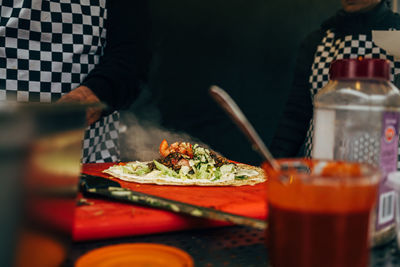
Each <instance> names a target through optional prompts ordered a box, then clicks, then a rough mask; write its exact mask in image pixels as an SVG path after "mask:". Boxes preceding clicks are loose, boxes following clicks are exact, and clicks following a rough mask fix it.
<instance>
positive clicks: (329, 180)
mask: <svg viewBox="0 0 400 267" xmlns="http://www.w3.org/2000/svg"><path fill="white" fill-rule="evenodd" d="M279 164H280V166H281V170H280V171H276V170H274V169H272V168H271V167H270V165H269V164H267V163H265V164H263V168H264V170H265V171H266V175H267V179H268V180H267V186H268V189H267V192H268V194H267V198H268V210H269V215H268V220H269V227H268V231H267V247H268V255H269V260H270V265H271V266H273V267H286V266H288V267H289V266H290V267H291V266H297V267H303V266H304V267H314V266H315V267H320V266H325V267H347V266H348V267H350V266H351V267H366V266H367V265H368V261H369V246H370V239H369V232H370V231H369V230H370V220H371V212H372V210H373V207H374V204H375V200H376V196H377V190H378V181H379V177H380V176H379V170H378V169H377V168H375V167H373V166H371V165H367V164H361V163H350V162H340V161H323V160H311V159H282V160H279Z"/></svg>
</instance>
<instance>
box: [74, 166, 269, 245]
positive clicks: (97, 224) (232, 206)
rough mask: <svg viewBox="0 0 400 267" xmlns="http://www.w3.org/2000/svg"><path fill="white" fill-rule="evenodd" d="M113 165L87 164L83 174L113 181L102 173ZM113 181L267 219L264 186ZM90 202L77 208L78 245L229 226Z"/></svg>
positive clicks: (91, 200)
mask: <svg viewBox="0 0 400 267" xmlns="http://www.w3.org/2000/svg"><path fill="white" fill-rule="evenodd" d="M113 164H115V163H92V164H84V165H83V168H82V172H83V173H86V174H91V175H98V176H103V177H108V178H111V176H110V175H108V174H104V173H102V171H103V170H105V169H107V168H108V167H109V166H111V165H113ZM111 179H112V180H115V181H118V182H119V183H120V184H121V186H122V187H125V188H129V189H131V190H134V191H138V192H142V193H147V194H152V195H156V196H160V197H164V198H168V199H172V200H177V201H181V202H186V203H190V204H194V205H199V206H203V207H211V208H215V209H218V210H221V211H225V212H230V213H235V214H238V215H244V216H249V217H253V218H257V219H266V217H267V208H266V197H267V196H266V190H265V183H261V184H257V185H254V186H239V187H231V186H218V187H217V186H215V187H199V186H169V185H144V184H138V183H130V182H124V181H121V180H119V179H116V178H111ZM88 202H90V203H91V205H83V206H79V207H77V208H76V212H75V225H74V231H73V237H74V240H75V241H84V240H93V239H104V238H112V237H122V236H130V235H143V234H152V233H161V232H170V231H177V230H185V229H193V228H204V227H215V226H223V225H229V223H225V222H219V221H212V220H207V219H200V218H193V217H190V216H186V215H180V214H176V213H173V212H169V211H163V210H158V209H153V208H149V207H143V206H139V205H135V204H125V203H118V202H113V201H106V200H99V199H88Z"/></svg>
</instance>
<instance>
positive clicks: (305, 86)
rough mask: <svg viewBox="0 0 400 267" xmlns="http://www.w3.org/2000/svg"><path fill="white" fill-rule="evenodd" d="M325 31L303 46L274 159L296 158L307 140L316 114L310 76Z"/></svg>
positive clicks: (273, 143)
mask: <svg viewBox="0 0 400 267" xmlns="http://www.w3.org/2000/svg"><path fill="white" fill-rule="evenodd" d="M321 38H322V34H321V31H316V32H313V33H312V34H310V35H309V36H308V37H307V38H306V39H305V40H304V41H303V42H302V44H301V46H300V49H299V53H298V56H297V60H296V65H295V70H294V77H293V85H292V89H291V91H290V93H289V97H288V100H287V102H286V105H285V108H284V111H283V114H282V117H281V119H280V121H279V123H278V127H277V130H276V132H275V135H274V138H273V139H272V141H271V144H270V150H271V153H272V155H273V156H275V157H277V158H281V157H295V156H297V155H298V153H299V150H300V148H301V146H302V144H303V143H304V141H305V137H306V134H307V130H308V126H309V122H310V120H311V118H312V115H313V104H312V100H311V94H310V84H309V80H308V79H309V76H310V74H311V66H312V63H313V61H314V54H315V51H316V48H317V45H318V44H319V42H320V41H321Z"/></svg>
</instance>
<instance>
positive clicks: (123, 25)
mask: <svg viewBox="0 0 400 267" xmlns="http://www.w3.org/2000/svg"><path fill="white" fill-rule="evenodd" d="M107 12H108V13H107V20H106V29H107V33H106V34H107V35H106V45H105V49H104V54H103V56H102V57H101V58H100V62H99V64H98V65H97V66H96V67H95V68H94V69H93V70H92V71H91V72H90V73H89V74H88V76H87V77H86V78H85V80H84V81H83V83H82V85H85V86H87V87H89V88H90V89H91V90H92V91H93V92H94V93H95V94H96V95H97V97H99V99H100V100H101V101H103V102H105V103H106V104H108V105H109V107H110V108H111V109H123V108H128V107H129V106H130V104H131V103H132V102H133V101H134V99H135V98H136V96H137V95H138V92H139V74H138V73H139V70H138V64H137V63H138V59H137V58H138V54H140V52H139V51H137V49H138V48H139V47H140V46H139V45H138V43H140V41H142V40H138V38H141V37H143V36H144V35H143V34H141V33H142V32H143V31H145V30H146V29H147V27H148V25H147V24H146V23H147V22H148V20H147V19H140V20H139V19H137V16H140V17H141V18H145V17H146V14H147V12H148V9H147V1H144V0H109V1H107Z"/></svg>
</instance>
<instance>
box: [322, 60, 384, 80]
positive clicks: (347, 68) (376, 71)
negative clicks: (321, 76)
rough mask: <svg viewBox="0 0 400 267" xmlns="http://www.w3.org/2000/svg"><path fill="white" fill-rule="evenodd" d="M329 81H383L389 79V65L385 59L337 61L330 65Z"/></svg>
mask: <svg viewBox="0 0 400 267" xmlns="http://www.w3.org/2000/svg"><path fill="white" fill-rule="evenodd" d="M329 75H330V79H331V80H338V79H339V80H340V79H358V78H367V79H384V80H389V78H390V64H389V61H388V60H386V59H376V58H361V59H355V58H353V59H339V60H335V61H333V62H332V63H331V67H330V69H329Z"/></svg>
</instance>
